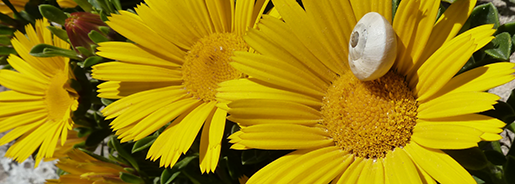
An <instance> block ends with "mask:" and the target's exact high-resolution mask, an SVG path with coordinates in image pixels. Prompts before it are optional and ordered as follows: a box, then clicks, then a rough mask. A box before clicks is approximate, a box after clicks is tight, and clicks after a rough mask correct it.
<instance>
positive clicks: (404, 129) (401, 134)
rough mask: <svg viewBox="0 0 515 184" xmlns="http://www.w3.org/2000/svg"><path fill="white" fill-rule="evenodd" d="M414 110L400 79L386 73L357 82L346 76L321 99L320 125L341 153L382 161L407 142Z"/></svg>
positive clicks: (410, 94)
mask: <svg viewBox="0 0 515 184" xmlns="http://www.w3.org/2000/svg"><path fill="white" fill-rule="evenodd" d="M417 108H418V106H417V102H416V100H415V97H414V95H413V93H412V92H411V90H410V89H409V88H408V87H407V83H406V82H405V80H404V77H402V76H400V75H398V74H396V73H394V72H392V71H390V72H388V73H387V74H386V75H384V76H383V77H381V78H379V79H377V80H373V81H360V80H358V79H357V78H356V77H355V76H354V75H353V74H352V73H350V72H348V73H347V74H345V75H342V76H340V77H339V78H338V79H336V80H335V81H334V82H333V84H332V85H331V86H330V87H329V89H328V91H327V94H326V96H325V97H324V100H323V106H322V116H323V121H322V125H324V126H325V127H326V128H327V130H328V131H329V132H330V134H331V136H332V138H333V140H334V142H335V144H336V145H337V146H339V147H340V148H341V149H343V150H345V151H349V152H350V153H352V154H354V155H356V156H358V157H362V158H372V159H374V158H383V157H385V155H386V153H387V152H388V151H391V150H393V149H394V148H396V147H403V146H405V145H406V144H407V143H408V142H409V141H410V137H411V135H412V134H413V127H414V126H415V122H416V119H417Z"/></svg>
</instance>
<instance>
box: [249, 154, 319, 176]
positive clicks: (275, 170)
mask: <svg viewBox="0 0 515 184" xmlns="http://www.w3.org/2000/svg"><path fill="white" fill-rule="evenodd" d="M310 151H314V150H306V149H304V150H297V151H293V152H291V153H288V154H287V155H284V156H282V157H280V158H278V159H277V160H275V161H273V162H272V163H270V164H268V165H266V166H265V167H263V168H261V169H260V170H259V171H258V172H256V173H255V174H254V175H252V177H250V179H249V180H248V181H247V184H261V183H266V182H269V179H275V178H277V177H281V175H279V174H280V173H281V172H280V171H283V170H285V169H287V168H290V167H291V166H294V165H295V164H296V163H297V162H295V160H297V159H298V158H299V157H301V156H302V155H304V154H307V153H309V152H310Z"/></svg>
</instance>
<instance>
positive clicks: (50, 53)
mask: <svg viewBox="0 0 515 184" xmlns="http://www.w3.org/2000/svg"><path fill="white" fill-rule="evenodd" d="M30 55H32V56H36V57H55V56H63V57H68V58H72V59H80V58H79V56H78V55H77V53H76V52H75V51H73V50H68V49H63V48H60V47H56V46H53V45H48V44H38V45H36V46H34V47H32V50H30Z"/></svg>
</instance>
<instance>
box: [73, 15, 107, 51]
mask: <svg viewBox="0 0 515 184" xmlns="http://www.w3.org/2000/svg"><path fill="white" fill-rule="evenodd" d="M100 26H106V27H107V25H106V24H105V23H104V22H103V21H102V20H101V19H100V16H99V15H97V14H93V13H88V12H74V13H71V14H70V17H68V18H67V19H66V21H65V27H66V33H67V34H68V38H69V39H70V42H71V44H72V45H73V47H77V46H82V47H84V48H86V49H88V50H90V51H93V50H92V48H91V46H94V45H96V44H95V42H93V41H92V40H91V39H90V38H89V36H88V34H89V33H90V32H91V31H93V30H94V31H97V32H98V33H100V34H102V35H103V36H105V37H106V38H107V39H110V38H111V35H110V34H105V33H103V32H102V31H100V29H99V27H100Z"/></svg>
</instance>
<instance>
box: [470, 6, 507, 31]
mask: <svg viewBox="0 0 515 184" xmlns="http://www.w3.org/2000/svg"><path fill="white" fill-rule="evenodd" d="M483 24H494V28H497V27H499V25H500V23H499V12H498V11H497V8H496V7H495V6H494V5H493V4H492V3H491V2H490V3H486V4H482V5H479V6H476V7H475V8H474V10H472V13H471V14H470V16H469V18H468V19H467V21H466V22H465V24H463V27H461V30H460V33H462V32H465V31H466V30H469V29H471V28H474V27H476V26H479V25H483Z"/></svg>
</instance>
